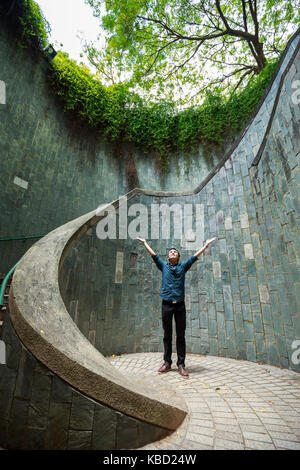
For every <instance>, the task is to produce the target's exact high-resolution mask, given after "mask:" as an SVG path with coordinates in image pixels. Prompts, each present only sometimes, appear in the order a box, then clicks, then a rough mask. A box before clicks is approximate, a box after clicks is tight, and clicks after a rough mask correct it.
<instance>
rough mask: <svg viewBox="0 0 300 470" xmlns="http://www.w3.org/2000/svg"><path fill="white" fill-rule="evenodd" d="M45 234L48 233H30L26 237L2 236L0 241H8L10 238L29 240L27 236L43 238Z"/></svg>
mask: <svg viewBox="0 0 300 470" xmlns="http://www.w3.org/2000/svg"><path fill="white" fill-rule="evenodd" d="M45 235H47V234H46V233H44V235H28V236H26V237H6V238H0V242H4V241H5V242H6V241H8V240H27V238H43V237H44V236H45Z"/></svg>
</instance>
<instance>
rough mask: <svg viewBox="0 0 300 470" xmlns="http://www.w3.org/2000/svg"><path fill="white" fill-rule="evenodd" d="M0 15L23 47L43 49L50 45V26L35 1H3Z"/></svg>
mask: <svg viewBox="0 0 300 470" xmlns="http://www.w3.org/2000/svg"><path fill="white" fill-rule="evenodd" d="M0 14H1V16H4V17H5V19H6V21H7V22H8V24H9V26H10V28H11V29H12V30H13V31H14V33H15V36H16V37H17V38H18V40H19V44H20V45H21V46H22V47H31V48H33V49H37V50H40V49H43V48H44V47H45V46H46V45H47V43H48V34H50V31H51V29H50V25H49V23H48V21H47V20H46V19H45V17H44V16H43V14H42V12H41V10H40V7H39V6H38V5H37V4H36V3H35V2H34V1H33V0H16V2H15V3H14V4H13V5H12V2H11V1H10V0H1V4H0Z"/></svg>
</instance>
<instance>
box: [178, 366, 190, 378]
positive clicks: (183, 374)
mask: <svg viewBox="0 0 300 470" xmlns="http://www.w3.org/2000/svg"><path fill="white" fill-rule="evenodd" d="M178 371H179V374H180V375H182V377H184V378H186V379H188V378H189V373H188V371H187V370H186V369H185V368H184V367H183V366H181V365H179V366H178Z"/></svg>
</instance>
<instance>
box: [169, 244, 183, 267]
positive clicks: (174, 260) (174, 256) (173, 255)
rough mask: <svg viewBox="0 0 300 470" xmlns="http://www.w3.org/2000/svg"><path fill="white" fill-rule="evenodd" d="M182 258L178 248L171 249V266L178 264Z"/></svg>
mask: <svg viewBox="0 0 300 470" xmlns="http://www.w3.org/2000/svg"><path fill="white" fill-rule="evenodd" d="M179 258H180V253H179V251H178V250H177V249H176V248H170V250H169V252H168V259H169V262H170V264H177V263H178V261H179Z"/></svg>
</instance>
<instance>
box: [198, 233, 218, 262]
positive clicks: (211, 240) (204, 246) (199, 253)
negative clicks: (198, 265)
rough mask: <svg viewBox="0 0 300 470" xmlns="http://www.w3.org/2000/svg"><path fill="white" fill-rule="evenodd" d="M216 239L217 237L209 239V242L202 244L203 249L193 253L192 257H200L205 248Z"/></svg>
mask: <svg viewBox="0 0 300 470" xmlns="http://www.w3.org/2000/svg"><path fill="white" fill-rule="evenodd" d="M216 239H217V237H214V238H211V239H210V240H206V242H205V243H204V245H203V247H202V248H201V250H199V251H197V253H195V254H194V256H196V257H197V258H198V256H200V255H201V253H203V251H205V250H206V248H207V247H208V246H209V245H210V244H211V243H212V242H214V241H215V240H216Z"/></svg>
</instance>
